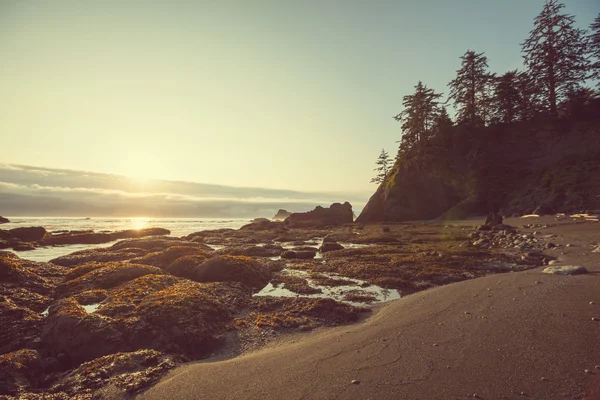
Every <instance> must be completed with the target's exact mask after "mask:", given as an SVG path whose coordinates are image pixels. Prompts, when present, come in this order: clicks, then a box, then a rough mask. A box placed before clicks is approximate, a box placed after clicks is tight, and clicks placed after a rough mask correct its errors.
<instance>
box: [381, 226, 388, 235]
mask: <svg viewBox="0 0 600 400" xmlns="http://www.w3.org/2000/svg"><path fill="white" fill-rule="evenodd" d="M381 231H382V232H383V233H388V232H389V231H390V228H389V227H387V226H384V227H383V228H381Z"/></svg>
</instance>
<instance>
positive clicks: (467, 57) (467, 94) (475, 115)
mask: <svg viewBox="0 0 600 400" xmlns="http://www.w3.org/2000/svg"><path fill="white" fill-rule="evenodd" d="M460 58H461V59H462V63H461V65H462V67H461V69H459V70H457V71H456V78H455V79H454V80H452V81H451V82H450V83H449V84H448V86H449V87H450V99H452V100H454V108H455V109H456V110H457V111H458V113H457V118H456V122H457V123H466V124H469V125H471V126H479V125H485V122H486V119H487V117H488V114H489V106H490V97H491V96H490V94H489V90H490V83H491V81H492V78H493V77H492V75H491V74H489V73H488V72H487V68H488V64H487V57H486V56H484V53H475V52H474V51H472V50H468V51H467V52H466V53H465V54H464V55H463V56H462V57H460Z"/></svg>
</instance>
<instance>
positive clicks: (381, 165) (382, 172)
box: [371, 149, 393, 184]
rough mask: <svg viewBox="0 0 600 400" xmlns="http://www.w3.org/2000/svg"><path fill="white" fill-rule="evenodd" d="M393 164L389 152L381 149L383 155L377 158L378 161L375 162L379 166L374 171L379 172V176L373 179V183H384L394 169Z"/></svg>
mask: <svg viewBox="0 0 600 400" xmlns="http://www.w3.org/2000/svg"><path fill="white" fill-rule="evenodd" d="M392 162H393V160H392V159H391V158H390V156H389V154H388V153H387V151H385V150H384V149H381V154H379V158H377V161H376V162H375V164H377V168H375V169H374V171H377V175H376V176H375V178H373V179H371V183H377V184H379V183H381V182H383V181H384V180H385V177H386V176H387V174H388V172H389V171H390V169H391V168H392Z"/></svg>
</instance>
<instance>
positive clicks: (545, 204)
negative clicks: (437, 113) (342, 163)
mask: <svg viewBox="0 0 600 400" xmlns="http://www.w3.org/2000/svg"><path fill="white" fill-rule="evenodd" d="M594 118H596V117H594ZM451 133H452V135H451V141H452V143H450V144H449V145H448V148H449V149H451V150H450V151H448V152H445V153H444V154H443V156H439V157H432V158H430V159H427V160H426V162H425V161H423V162H422V163H420V164H419V163H412V164H411V163H408V162H406V163H402V162H400V163H397V164H396V165H395V166H394V168H393V170H392V172H391V173H390V174H388V176H387V177H386V179H385V181H384V182H382V183H381V184H380V186H379V187H378V189H377V191H376V192H375V194H374V195H373V196H372V197H371V199H370V200H369V202H368V203H367V205H366V206H365V208H364V209H363V211H362V213H361V214H360V215H359V217H358V219H357V222H360V223H372V222H383V221H409V220H429V219H434V218H437V217H440V216H443V217H442V218H443V219H456V218H465V217H468V216H473V215H482V214H487V213H489V212H491V211H494V212H499V211H500V214H503V215H512V214H519V215H521V214H529V213H532V212H533V211H534V210H537V211H539V212H541V213H555V212H580V211H582V210H585V209H596V208H599V207H600V191H599V189H598V188H600V174H598V173H597V171H599V170H600V125H599V121H598V120H597V119H588V120H559V121H531V122H527V123H515V124H500V125H495V126H490V127H486V128H478V129H470V128H468V127H465V126H457V127H454V128H453V130H452V132H451Z"/></svg>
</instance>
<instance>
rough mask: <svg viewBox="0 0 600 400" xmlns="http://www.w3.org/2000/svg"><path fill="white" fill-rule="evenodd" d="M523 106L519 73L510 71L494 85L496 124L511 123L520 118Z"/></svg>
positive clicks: (494, 116) (494, 115)
mask: <svg viewBox="0 0 600 400" xmlns="http://www.w3.org/2000/svg"><path fill="white" fill-rule="evenodd" d="M521 104H522V100H521V92H520V90H519V73H518V71H517V70H514V71H509V72H507V73H505V74H504V75H502V76H500V77H498V78H497V79H496V82H495V85H494V97H493V105H494V113H493V117H492V119H493V121H494V122H503V123H509V124H510V123H511V122H514V121H516V120H517V119H518V118H519V110H520V106H521Z"/></svg>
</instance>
